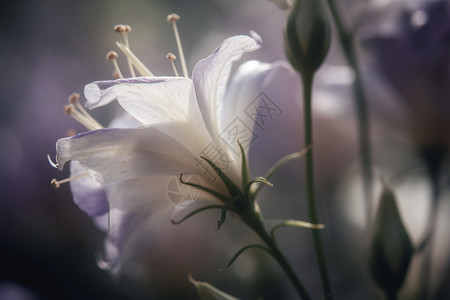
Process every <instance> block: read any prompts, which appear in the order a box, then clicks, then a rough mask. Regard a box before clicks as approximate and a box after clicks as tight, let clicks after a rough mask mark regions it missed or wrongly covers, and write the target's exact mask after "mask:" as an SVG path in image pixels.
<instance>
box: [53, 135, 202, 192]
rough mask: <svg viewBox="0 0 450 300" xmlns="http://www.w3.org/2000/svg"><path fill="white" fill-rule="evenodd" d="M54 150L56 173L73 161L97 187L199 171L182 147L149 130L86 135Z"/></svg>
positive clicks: (193, 158) (69, 140)
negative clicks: (96, 183)
mask: <svg viewBox="0 0 450 300" xmlns="http://www.w3.org/2000/svg"><path fill="white" fill-rule="evenodd" d="M56 149H57V162H58V167H59V168H60V169H62V168H63V167H64V164H65V163H66V162H67V161H69V160H77V161H79V162H80V163H81V164H82V165H83V167H85V168H87V169H88V170H89V172H90V174H91V176H93V177H94V178H95V179H96V180H97V181H99V182H100V183H101V184H105V183H110V182H114V181H119V180H126V179H130V178H136V177H142V176H149V175H179V174H180V173H186V174H187V173H195V172H196V171H197V172H198V171H199V170H198V168H196V167H195V165H196V163H197V161H196V160H195V157H194V155H193V154H192V153H191V152H190V151H189V150H188V149H186V147H184V146H183V145H182V144H180V143H179V142H177V141H176V140H174V139H172V138H171V137H169V136H168V135H166V134H164V133H163V132H161V131H160V130H158V129H157V128H153V127H141V128H133V129H99V130H95V131H90V132H86V133H82V134H78V135H75V136H73V137H70V138H63V139H60V140H58V142H57V143H56Z"/></svg>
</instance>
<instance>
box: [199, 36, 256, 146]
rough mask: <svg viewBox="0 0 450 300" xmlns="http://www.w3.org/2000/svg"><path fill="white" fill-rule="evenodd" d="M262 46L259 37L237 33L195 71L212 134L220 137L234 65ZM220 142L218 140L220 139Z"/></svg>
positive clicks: (202, 109) (207, 123) (201, 108)
mask: <svg viewBox="0 0 450 300" xmlns="http://www.w3.org/2000/svg"><path fill="white" fill-rule="evenodd" d="M260 47H261V43H260V39H259V38H252V37H250V36H246V35H239V36H234V37H231V38H228V39H226V40H225V41H223V43H222V44H221V45H220V46H219V47H218V48H217V49H216V50H215V51H214V52H213V53H212V54H211V55H210V56H208V57H207V58H205V59H202V60H201V61H199V62H198V63H197V64H196V65H195V67H194V71H193V73H192V79H193V81H194V84H195V90H196V93H197V100H198V104H199V107H200V110H201V112H202V115H203V119H204V121H205V125H206V128H207V129H208V130H209V132H210V133H211V136H213V137H214V138H217V137H218V135H219V132H218V129H217V121H216V116H217V110H218V106H219V104H220V101H222V100H223V96H224V94H225V89H226V86H227V83H228V78H229V76H230V72H231V64H232V63H233V62H234V61H236V60H238V59H240V58H241V56H242V55H243V54H244V53H245V52H250V51H254V50H257V49H259V48H260ZM216 142H217V141H216Z"/></svg>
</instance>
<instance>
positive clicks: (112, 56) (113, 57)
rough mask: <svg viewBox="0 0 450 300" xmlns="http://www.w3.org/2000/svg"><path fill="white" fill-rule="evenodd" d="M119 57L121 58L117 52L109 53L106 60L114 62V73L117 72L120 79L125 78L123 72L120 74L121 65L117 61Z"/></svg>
mask: <svg viewBox="0 0 450 300" xmlns="http://www.w3.org/2000/svg"><path fill="white" fill-rule="evenodd" d="M118 56H119V55H118V54H117V52H115V51H109V52H108V53H107V54H106V59H107V60H111V61H112V63H113V65H114V71H115V72H116V74H117V77H118V78H123V75H122V72H120V68H119V64H118V63H117V60H116V58H117V57H118ZM113 77H114V78H115V76H114V74H113Z"/></svg>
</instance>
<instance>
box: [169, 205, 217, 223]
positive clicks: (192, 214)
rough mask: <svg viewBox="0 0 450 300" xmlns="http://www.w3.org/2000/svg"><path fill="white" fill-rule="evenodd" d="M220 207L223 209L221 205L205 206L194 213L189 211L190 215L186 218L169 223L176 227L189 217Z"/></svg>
mask: <svg viewBox="0 0 450 300" xmlns="http://www.w3.org/2000/svg"><path fill="white" fill-rule="evenodd" d="M222 207H223V205H219V204H212V205H206V206H203V207H200V208H198V209H196V210H194V211H191V212H190V213H188V214H187V215H186V216H184V217H183V218H181V219H180V220H178V221H174V220H170V222H172V224H174V225H178V224H181V223H183V222H184V221H186V220H187V219H189V218H190V217H192V216H195V215H196V214H198V213H200V212H202V211H205V210H209V209H214V208H222Z"/></svg>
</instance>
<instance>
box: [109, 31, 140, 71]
mask: <svg viewBox="0 0 450 300" xmlns="http://www.w3.org/2000/svg"><path fill="white" fill-rule="evenodd" d="M114 31H115V32H117V33H120V34H121V35H122V39H123V43H124V44H125V46H126V47H127V48H130V44H129V43H128V35H127V33H128V32H131V26H130V25H126V24H119V25H116V26H114ZM127 61H128V67H129V68H130V73H131V77H136V73H135V72H134V69H133V64H132V62H131V59H130V58H129V57H128V56H127Z"/></svg>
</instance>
